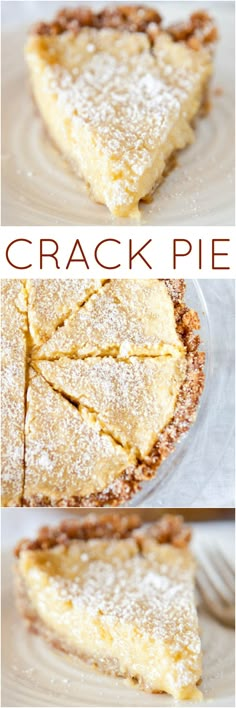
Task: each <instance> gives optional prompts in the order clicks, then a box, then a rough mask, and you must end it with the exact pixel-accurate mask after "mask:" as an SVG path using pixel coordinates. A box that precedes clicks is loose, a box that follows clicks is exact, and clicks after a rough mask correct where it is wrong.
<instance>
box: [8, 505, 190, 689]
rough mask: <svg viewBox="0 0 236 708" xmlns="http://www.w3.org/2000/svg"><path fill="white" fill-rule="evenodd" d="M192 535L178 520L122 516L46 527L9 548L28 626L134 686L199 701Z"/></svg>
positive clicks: (56, 644)
mask: <svg viewBox="0 0 236 708" xmlns="http://www.w3.org/2000/svg"><path fill="white" fill-rule="evenodd" d="M190 535H191V534H190V532H189V529H187V528H185V526H184V525H183V523H182V520H181V518H180V517H174V516H170V515H166V516H163V517H162V518H161V519H160V520H159V521H157V522H154V523H152V524H145V525H142V522H141V519H140V518H139V517H138V516H136V515H123V514H120V512H116V513H114V514H113V515H106V516H101V514H99V513H97V514H96V515H94V516H89V517H87V518H85V517H84V518H83V520H74V519H73V520H71V521H69V520H68V521H64V522H63V523H62V524H61V525H60V526H59V527H56V528H47V527H46V528H45V527H44V528H43V529H41V531H40V532H39V535H38V537H37V538H36V539H35V540H34V541H25V540H24V541H22V542H20V543H19V544H18V546H17V548H16V550H15V555H16V557H17V560H16V588H17V601H18V606H19V609H20V612H21V613H22V615H23V616H24V619H25V621H26V624H27V626H28V629H30V630H31V631H33V632H35V633H36V634H40V635H41V636H42V637H43V638H44V639H46V640H47V641H48V642H49V643H50V644H52V645H53V646H54V647H55V648H56V649H59V650H61V651H63V652H65V653H67V654H69V655H74V656H76V657H78V658H80V659H83V660H85V661H87V662H89V663H90V665H92V666H93V667H94V668H97V669H99V670H100V671H102V672H103V673H104V672H105V673H110V674H112V675H118V676H120V677H123V678H126V679H128V680H129V683H130V684H131V685H132V684H133V685H134V686H135V687H137V686H138V687H139V688H141V689H143V690H146V691H149V692H153V693H159V692H166V693H169V694H171V695H172V696H174V698H175V699H180V700H181V699H190V700H191V699H192V700H193V699H199V698H201V693H200V691H199V689H198V688H197V684H198V682H199V680H200V678H201V671H202V667H201V643H200V637H199V626H198V617H197V611H196V606H195V598H194V575H195V563H194V559H193V557H192V554H191V550H190V548H189V540H190Z"/></svg>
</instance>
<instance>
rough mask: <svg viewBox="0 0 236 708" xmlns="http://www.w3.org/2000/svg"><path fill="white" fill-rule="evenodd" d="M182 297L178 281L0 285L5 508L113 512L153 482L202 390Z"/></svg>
mask: <svg viewBox="0 0 236 708" xmlns="http://www.w3.org/2000/svg"><path fill="white" fill-rule="evenodd" d="M184 291H185V285H184V281H182V280H154V279H153V280H111V281H96V280H74V281H71V280H64V281H63V280H57V281H55V280H28V281H27V280H26V281H23V280H22V281H16V280H15V281H2V300H3V308H2V312H3V316H2V328H3V339H2V360H3V363H2V367H3V382H6V386H5V389H4V386H3V404H2V417H3V428H2V431H3V436H2V451H3V452H2V455H3V458H2V459H3V465H2V504H3V506H12V505H18V506H22V505H27V506H104V505H106V504H109V505H119V504H121V503H122V502H124V501H126V500H128V499H130V498H131V496H132V495H133V494H134V493H135V492H136V491H137V490H138V489H139V488H140V483H141V482H142V481H144V480H145V479H150V478H151V477H153V476H155V474H156V471H157V469H158V467H159V465H160V464H161V462H162V461H163V460H164V459H165V457H167V456H168V455H169V454H170V453H171V452H172V450H173V449H174V447H175V444H176V442H177V441H178V439H179V438H180V437H181V435H182V434H183V433H185V432H186V431H187V430H188V429H189V427H190V425H191V424H192V422H193V420H194V418H195V415H196V409H197V405H198V402H199V398H200V395H201V392H202V389H203V383H204V374H203V367H204V353H203V352H200V351H199V349H198V347H199V343H200V340H199V336H198V335H197V334H196V332H195V330H197V329H199V326H200V323H199V319H198V315H197V313H196V312H194V311H193V310H190V309H189V308H188V307H187V306H186V305H185V303H184ZM17 298H18V300H19V302H21V310H19V309H17V302H18V300H17ZM9 303H10V305H9ZM9 366H10V369H9ZM12 367H13V368H12ZM9 371H10V372H11V371H13V374H14V375H13V374H12V378H11V375H9ZM4 431H5V432H4ZM6 431H7V432H6ZM16 440H19V447H18V450H19V459H17V461H16V462H15V458H14V457H13V455H12V449H13V448H12V446H14V444H15V441H16ZM20 446H21V447H20ZM16 449H17V448H16Z"/></svg>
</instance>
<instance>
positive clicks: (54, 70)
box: [25, 5, 217, 217]
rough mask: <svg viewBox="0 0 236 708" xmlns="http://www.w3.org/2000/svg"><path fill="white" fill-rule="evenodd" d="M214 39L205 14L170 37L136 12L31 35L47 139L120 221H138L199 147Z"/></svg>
mask: <svg viewBox="0 0 236 708" xmlns="http://www.w3.org/2000/svg"><path fill="white" fill-rule="evenodd" d="M216 37H217V32H216V28H215V27H214V23H213V21H212V20H211V19H210V18H209V16H208V15H207V14H206V13H204V12H196V13H194V14H193V15H192V16H191V18H190V19H189V20H187V22H186V23H185V24H183V25H177V26H175V27H170V28H167V29H165V28H163V25H162V22H161V18H160V15H159V13H158V12H156V11H155V10H154V9H150V8H146V7H144V6H143V7H139V6H135V5H130V6H122V7H115V9H112V8H111V9H109V8H106V9H105V10H103V11H102V12H98V13H95V12H92V11H91V10H89V9H88V8H86V9H84V8H82V7H81V6H80V7H78V8H73V9H69V10H68V9H65V10H62V11H60V12H59V14H58V15H57V16H56V18H55V20H54V21H53V22H52V23H50V24H45V23H41V24H39V25H37V27H35V28H33V29H32V31H31V33H30V36H29V38H28V41H27V44H26V48H25V56H26V61H27V64H28V68H29V74H30V82H31V87H32V91H33V95H34V98H35V101H36V104H37V106H38V108H39V111H40V114H41V116H42V118H43V120H44V123H45V125H46V128H47V130H48V132H49V135H50V136H51V138H52V140H53V141H54V143H55V144H56V145H57V147H58V148H59V150H60V151H61V153H62V154H63V156H64V157H65V158H66V159H67V160H68V161H69V162H70V163H71V165H72V167H73V168H74V169H75V171H76V172H77V173H78V175H80V176H82V177H83V179H84V180H85V181H86V183H87V184H88V185H89V188H90V190H91V192H92V195H93V198H94V199H95V201H97V202H100V203H102V204H106V206H107V207H108V208H109V210H110V211H111V212H112V214H114V215H115V216H121V217H122V216H126V217H127V216H128V217H130V216H131V217H132V216H137V214H138V205H139V202H140V200H141V199H145V198H147V197H148V196H149V195H150V194H151V193H152V192H153V191H154V189H155V188H156V187H157V186H158V185H159V183H160V182H161V180H162V178H163V176H164V174H165V171H166V170H167V167H168V164H169V163H170V159H171V157H172V155H173V154H174V153H175V151H176V150H180V149H182V148H184V147H185V146H186V145H188V144H189V143H191V142H192V141H193V139H194V131H193V127H192V122H193V119H194V118H195V116H196V115H197V114H198V113H199V111H200V109H201V108H202V105H203V103H204V101H205V99H206V90H207V86H208V82H209V79H210V77H211V74H212V70H213V62H212V50H211V48H212V44H213V43H214V41H215V40H216Z"/></svg>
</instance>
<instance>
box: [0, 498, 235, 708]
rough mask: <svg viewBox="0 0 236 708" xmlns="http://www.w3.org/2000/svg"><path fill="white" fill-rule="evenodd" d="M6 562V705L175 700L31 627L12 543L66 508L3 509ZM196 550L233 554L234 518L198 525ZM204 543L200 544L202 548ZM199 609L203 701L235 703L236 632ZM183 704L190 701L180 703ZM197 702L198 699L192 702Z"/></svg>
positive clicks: (153, 703) (53, 520)
mask: <svg viewBox="0 0 236 708" xmlns="http://www.w3.org/2000/svg"><path fill="white" fill-rule="evenodd" d="M2 516H3V544H4V548H5V551H4V553H3V565H2V705H4V706H24V707H25V708H26V707H27V708H28V707H32V706H103V708H104V707H105V706H142V707H143V708H144V706H153V707H154V706H156V708H158V707H161V708H164V707H165V706H173V705H176V702H174V701H173V700H172V699H171V698H170V697H168V696H164V695H161V696H158V695H149V694H145V693H143V692H139V691H136V690H134V689H133V688H130V687H128V686H127V685H126V684H125V682H124V681H123V680H122V679H113V678H111V677H107V676H103V675H101V674H99V673H97V672H96V671H94V670H93V669H91V668H89V667H88V666H87V665H86V664H83V663H82V662H77V661H76V662H73V661H72V660H69V659H67V658H66V657H65V656H62V655H61V654H59V653H57V652H56V651H55V650H52V649H51V648H49V647H47V646H46V645H45V644H44V642H43V641H42V640H41V639H40V638H38V637H35V636H33V635H30V634H28V633H27V631H26V629H25V627H24V625H23V623H22V622H21V620H19V617H18V615H17V612H16V609H15V606H14V598H13V588H12V564H13V559H12V552H11V548H10V546H9V544H10V543H11V544H14V543H16V542H17V541H18V540H19V538H20V537H21V536H27V534H29V535H33V534H34V533H35V531H36V529H37V528H38V526H39V525H40V524H45V523H46V524H47V523H54V524H55V523H57V521H58V519H60V518H62V517H63V518H65V513H64V514H63V512H58V511H56V510H53V511H52V510H51V511H48V510H34V511H32V510H23V509H18V510H3V512H2ZM194 535H195V539H194V546H195V552H196V554H197V555H200V553H202V544H203V547H204V545H205V544H207V547H209V545H210V546H211V547H213V546H214V544H217V545H220V546H221V547H222V548H224V550H225V548H226V549H227V554H228V555H229V556H231V559H232V557H234V550H233V544H234V526H233V524H232V523H231V522H228V523H227V522H226V523H222V522H220V523H208V524H198V525H195V534H194ZM200 549H201V550H200ZM199 615H200V623H201V631H202V646H203V652H204V668H203V683H202V686H201V689H202V691H203V694H204V700H203V703H201V704H199V705H201V706H202V708H203V706H206V705H207V706H215V707H216V706H233V705H235V703H234V632H233V631H232V630H230V629H226V628H224V627H223V626H221V625H220V624H218V623H217V622H216V621H215V620H214V619H212V618H211V617H209V616H208V615H207V614H206V613H205V611H204V610H203V608H202V607H201V605H200V606H199ZM178 705H185V708H186V706H187V705H189V702H188V703H186V702H185V703H178ZM192 705H195V706H196V704H195V703H194V704H192Z"/></svg>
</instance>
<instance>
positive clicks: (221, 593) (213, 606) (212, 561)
mask: <svg viewBox="0 0 236 708" xmlns="http://www.w3.org/2000/svg"><path fill="white" fill-rule="evenodd" d="M203 558H204V560H203ZM196 580H197V587H198V589H199V591H200V595H201V597H202V599H203V602H204V604H205V607H206V608H207V610H208V611H209V612H210V614H211V615H212V616H213V617H215V618H216V619H217V620H218V621H219V622H221V624H224V625H225V626H227V627H235V575H234V569H233V567H232V566H231V564H230V562H229V560H228V559H227V558H226V557H225V555H224V554H223V553H222V551H221V549H220V548H216V549H215V550H214V552H213V551H212V550H211V551H208V552H206V553H205V555H204V557H201V563H200V564H199V568H198V571H197V578H196Z"/></svg>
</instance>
